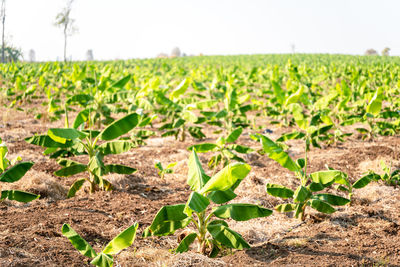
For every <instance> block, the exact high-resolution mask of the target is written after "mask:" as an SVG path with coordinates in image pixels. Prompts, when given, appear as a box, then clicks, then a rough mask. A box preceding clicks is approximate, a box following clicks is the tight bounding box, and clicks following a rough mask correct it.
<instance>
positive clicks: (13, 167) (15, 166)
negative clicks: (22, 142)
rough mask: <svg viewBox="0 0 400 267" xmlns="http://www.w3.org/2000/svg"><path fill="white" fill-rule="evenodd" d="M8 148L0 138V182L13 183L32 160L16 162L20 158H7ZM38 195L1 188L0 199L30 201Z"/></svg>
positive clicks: (30, 165)
mask: <svg viewBox="0 0 400 267" xmlns="http://www.w3.org/2000/svg"><path fill="white" fill-rule="evenodd" d="M7 154H8V148H7V146H6V145H5V144H4V143H3V141H2V140H1V138H0V182H2V183H14V182H17V181H19V180H20V179H21V178H22V177H23V176H24V175H25V174H26V173H27V172H28V171H29V170H30V169H31V168H32V166H33V164H34V163H33V162H30V161H26V162H17V161H19V160H20V158H19V157H18V158H16V159H15V160H9V159H7ZM39 197H40V196H39V195H35V194H31V193H28V192H24V191H19V190H3V189H2V190H1V191H0V200H4V199H8V200H15V201H18V202H24V203H27V202H30V201H32V200H35V199H38V198H39Z"/></svg>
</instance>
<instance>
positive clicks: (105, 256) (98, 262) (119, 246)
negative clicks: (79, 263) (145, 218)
mask: <svg viewBox="0 0 400 267" xmlns="http://www.w3.org/2000/svg"><path fill="white" fill-rule="evenodd" d="M138 226H139V225H138V224H137V223H134V224H133V225H132V226H130V227H128V228H127V229H125V230H124V231H122V232H121V233H120V234H118V235H117V236H116V237H114V238H113V239H112V240H111V241H110V242H109V243H108V244H107V245H106V246H105V247H104V249H103V250H102V251H101V252H100V253H96V251H95V250H94V249H93V248H92V247H91V246H90V245H89V243H88V242H87V241H86V240H85V239H83V238H82V237H81V236H80V235H79V234H78V233H77V232H75V230H74V229H72V227H71V226H69V225H68V224H64V225H63V226H62V228H61V232H62V234H63V235H64V236H65V237H67V238H68V239H69V241H70V242H71V244H72V245H73V246H74V247H75V248H76V249H77V250H78V251H79V252H80V253H81V254H82V255H84V256H86V257H89V258H90V259H92V261H91V262H90V263H91V264H93V265H94V266H99V267H111V266H113V264H114V259H113V255H115V254H118V253H119V252H120V251H122V250H124V249H126V248H127V247H129V246H131V245H132V243H133V242H134V241H135V237H136V231H137V228H138Z"/></svg>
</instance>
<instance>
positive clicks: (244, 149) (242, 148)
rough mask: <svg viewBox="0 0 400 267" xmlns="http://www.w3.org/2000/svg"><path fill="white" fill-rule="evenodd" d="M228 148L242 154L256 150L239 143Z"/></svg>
mask: <svg viewBox="0 0 400 267" xmlns="http://www.w3.org/2000/svg"><path fill="white" fill-rule="evenodd" d="M228 148H229V149H232V150H235V151H236V152H238V153H241V154H247V153H250V152H253V151H254V150H253V149H252V148H251V147H248V146H242V145H237V144H232V145H229V146H228Z"/></svg>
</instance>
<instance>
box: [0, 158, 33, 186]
mask: <svg viewBox="0 0 400 267" xmlns="http://www.w3.org/2000/svg"><path fill="white" fill-rule="evenodd" d="M33 164H34V163H33V162H30V161H27V162H20V163H17V164H16V165H14V166H12V167H11V168H9V169H8V170H6V171H5V172H3V173H2V174H1V175H0V182H6V183H13V182H16V181H18V180H19V179H21V178H22V177H23V176H24V175H25V174H26V172H27V171H29V169H30V168H32V166H33Z"/></svg>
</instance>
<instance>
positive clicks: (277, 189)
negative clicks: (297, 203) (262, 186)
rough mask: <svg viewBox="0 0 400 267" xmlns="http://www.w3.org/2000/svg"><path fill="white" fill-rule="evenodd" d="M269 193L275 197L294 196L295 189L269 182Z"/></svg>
mask: <svg viewBox="0 0 400 267" xmlns="http://www.w3.org/2000/svg"><path fill="white" fill-rule="evenodd" d="M266 187H267V188H266V189H267V193H268V194H270V195H271V196H274V197H280V198H293V195H294V192H293V190H291V189H289V188H287V187H285V186H283V185H278V184H267V186H266Z"/></svg>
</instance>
